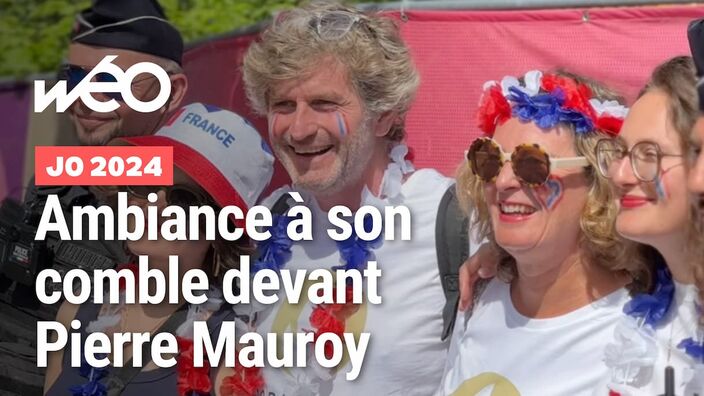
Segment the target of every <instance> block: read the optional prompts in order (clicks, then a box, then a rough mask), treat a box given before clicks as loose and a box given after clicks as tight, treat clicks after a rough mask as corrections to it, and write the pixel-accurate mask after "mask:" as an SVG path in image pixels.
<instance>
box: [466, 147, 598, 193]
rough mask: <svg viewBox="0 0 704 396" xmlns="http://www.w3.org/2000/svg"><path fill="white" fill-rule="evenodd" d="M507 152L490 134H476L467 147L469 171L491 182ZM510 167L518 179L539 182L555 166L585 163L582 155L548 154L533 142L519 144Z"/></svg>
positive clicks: (542, 180)
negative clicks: (484, 135) (557, 156)
mask: <svg viewBox="0 0 704 396" xmlns="http://www.w3.org/2000/svg"><path fill="white" fill-rule="evenodd" d="M508 157H509V154H508V153H506V152H504V151H503V149H502V148H501V146H500V145H499V144H498V143H497V142H496V141H495V140H494V139H490V138H478V139H476V140H475V141H474V142H472V145H471V146H470V147H469V151H467V160H468V161H469V164H470V166H471V168H472V172H474V174H475V175H477V176H478V177H479V178H480V179H482V180H483V181H484V182H486V183H493V182H494V181H495V180H496V178H497V177H498V176H499V173H500V172H501V168H502V167H503V165H504V164H505V163H506V162H507V159H506V158H508ZM510 161H511V168H512V169H513V173H514V174H515V175H516V177H517V178H518V179H519V180H520V181H521V183H523V184H525V185H527V186H530V187H535V186H540V185H542V184H545V182H547V180H548V177H549V176H550V173H551V172H552V171H553V170H555V169H559V168H575V167H585V166H589V162H588V161H587V158H586V157H565V158H550V155H548V153H547V152H546V151H545V150H544V149H543V148H542V147H540V146H539V145H537V144H521V145H519V146H516V148H515V150H514V151H513V153H511V154H510Z"/></svg>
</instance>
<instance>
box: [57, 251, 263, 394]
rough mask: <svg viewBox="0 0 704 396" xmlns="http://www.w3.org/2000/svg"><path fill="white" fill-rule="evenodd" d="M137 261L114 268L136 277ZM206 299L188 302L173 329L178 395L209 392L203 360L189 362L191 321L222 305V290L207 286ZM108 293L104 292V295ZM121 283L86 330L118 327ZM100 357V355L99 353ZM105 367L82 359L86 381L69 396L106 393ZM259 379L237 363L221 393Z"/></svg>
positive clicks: (240, 390) (255, 384)
mask: <svg viewBox="0 0 704 396" xmlns="http://www.w3.org/2000/svg"><path fill="white" fill-rule="evenodd" d="M137 268H138V267H137V265H136V264H128V265H124V266H121V267H118V268H117V270H118V271H119V270H121V269H128V270H130V271H132V272H133V273H134V275H135V279H137ZM206 295H207V297H208V299H207V301H206V302H205V303H204V304H199V305H190V306H189V307H188V313H187V314H186V320H185V321H184V322H183V323H182V324H181V325H180V326H179V327H178V329H177V330H176V335H177V337H176V341H177V344H178V351H179V352H178V356H177V358H176V371H177V375H178V377H177V387H178V395H179V396H203V395H210V393H211V390H212V384H211V381H210V365H209V363H208V362H207V361H206V362H204V363H205V364H204V365H203V367H195V366H194V364H193V322H195V321H200V320H206V319H207V318H209V317H210V316H211V315H212V314H213V313H214V312H216V311H217V310H218V309H220V307H221V306H222V303H223V300H222V292H221V291H220V290H219V289H217V288H215V287H211V288H210V289H209V290H208V291H207V294H206ZM108 297H109V295H108V292H106V294H105V298H106V299H107V298H108ZM125 301H126V298H125V292H124V284H121V285H120V303H119V304H106V305H104V306H103V309H102V310H101V312H100V314H99V315H98V317H97V318H96V319H95V320H93V321H91V322H90V323H89V324H88V326H87V327H86V331H87V332H88V333H94V332H106V331H107V332H114V331H116V330H118V326H119V325H120V319H121V317H122V314H123V312H124V310H125V308H126V305H125ZM102 357H104V356H102ZM108 372H109V370H108V367H102V368H98V367H93V366H91V365H90V364H88V362H87V361H86V360H85V357H84V358H83V359H82V361H81V367H80V368H79V373H80V375H81V377H84V378H86V379H88V382H86V383H84V384H80V385H74V386H72V387H71V388H70V389H69V391H70V392H71V395H72V396H106V395H107V387H106V386H105V384H103V383H102V382H101V380H102V379H103V378H105V377H106V376H107V375H108ZM262 383H263V381H262V380H261V376H260V375H259V372H258V371H257V370H256V368H255V370H252V369H249V368H242V367H237V368H236V369H235V373H234V374H233V375H231V376H229V377H227V378H225V379H224V380H223V384H222V386H221V389H220V390H221V393H222V394H223V395H226V396H244V395H247V396H249V395H251V394H252V393H253V392H254V391H255V390H256V389H258V388H259V387H260V386H261V384H262Z"/></svg>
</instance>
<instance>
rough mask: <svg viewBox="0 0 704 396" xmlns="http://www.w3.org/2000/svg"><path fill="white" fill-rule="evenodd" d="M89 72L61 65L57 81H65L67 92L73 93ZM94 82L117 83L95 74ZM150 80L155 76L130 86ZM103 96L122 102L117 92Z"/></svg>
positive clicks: (109, 76)
mask: <svg viewBox="0 0 704 396" xmlns="http://www.w3.org/2000/svg"><path fill="white" fill-rule="evenodd" d="M90 72H91V69H89V68H86V67H83V66H78V65H71V64H68V65H63V66H62V67H61V69H59V75H58V78H59V80H63V81H66V86H67V89H68V90H69V91H73V89H74V88H76V87H77V86H78V84H79V83H80V82H81V81H83V79H85V78H86V77H88V74H89V73H90ZM94 78H95V81H96V82H106V83H115V82H117V78H115V76H113V75H112V74H110V73H105V72H103V73H97V74H96V75H95V76H94ZM151 78H155V76H152V75H150V76H147V77H144V78H140V79H139V80H134V81H132V85H134V84H136V83H138V82H140V81H144V80H148V79H151ZM103 95H105V96H107V97H108V98H110V99H115V100H119V101H120V102H124V100H123V99H122V95H121V94H120V93H119V92H105V93H103Z"/></svg>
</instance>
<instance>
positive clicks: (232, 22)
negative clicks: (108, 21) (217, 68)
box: [0, 0, 302, 78]
mask: <svg viewBox="0 0 704 396" xmlns="http://www.w3.org/2000/svg"><path fill="white" fill-rule="evenodd" d="M114 1H120V0H114ZM160 2H161V4H162V6H163V7H164V9H165V11H166V14H167V16H168V17H169V19H171V21H172V22H173V23H174V25H176V26H177V27H178V28H179V30H180V31H181V34H183V37H184V40H185V41H186V42H191V41H194V40H198V39H202V38H204V37H208V36H211V35H216V34H222V33H226V32H229V31H232V30H235V29H237V28H241V27H243V26H248V25H251V24H254V23H256V22H259V21H261V20H264V19H267V18H269V17H270V16H271V15H272V14H273V13H275V12H276V11H279V10H283V9H286V8H290V7H293V6H295V5H298V4H300V3H301V2H302V0H160ZM89 5H90V1H89V0H0V76H4V77H15V78H23V77H27V76H28V75H31V74H34V73H46V72H53V71H55V70H57V68H58V65H59V64H60V63H61V59H62V57H63V56H65V53H66V48H67V46H68V38H69V32H70V31H71V28H72V26H73V23H74V16H75V15H76V14H77V13H78V12H79V11H81V10H82V9H84V8H86V7H88V6H89Z"/></svg>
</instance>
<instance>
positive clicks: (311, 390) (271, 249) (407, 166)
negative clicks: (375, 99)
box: [236, 144, 415, 396]
mask: <svg viewBox="0 0 704 396" xmlns="http://www.w3.org/2000/svg"><path fill="white" fill-rule="evenodd" d="M389 158H390V160H391V161H390V162H389V164H388V166H387V168H386V171H385V173H384V178H383V180H382V183H381V185H382V186H381V194H380V195H382V196H384V197H386V198H389V199H395V198H397V197H399V196H400V194H401V186H402V184H403V176H404V175H406V174H409V173H411V172H413V171H414V170H415V169H414V167H413V164H412V163H411V161H412V158H413V152H412V150H411V149H409V148H408V147H407V146H406V145H404V144H398V145H396V146H394V147H393V148H392V149H391V151H390V152H389ZM371 196H372V195H371V193H370V192H369V191H368V190H367V189H366V188H365V190H364V191H363V192H362V199H363V200H364V199H365V197H367V199H369V197H371ZM291 220H292V219H291V218H290V217H288V216H278V215H274V216H273V218H272V226H271V227H270V228H269V230H268V231H269V232H270V233H271V237H270V238H269V239H267V240H266V241H263V242H260V243H259V246H258V249H257V250H258V252H259V257H258V258H257V260H255V262H254V264H253V265H252V276H254V274H256V273H257V272H258V271H261V270H262V269H271V270H274V271H280V270H281V269H283V268H284V267H285V266H286V264H287V263H288V262H289V261H290V260H291V255H292V254H291V247H292V246H293V241H292V240H291V239H290V238H289V237H288V234H287V233H286V228H287V227H288V224H289V222H290V221H291ZM371 225H372V224H371V218H370V217H366V218H365V219H364V229H365V230H367V231H369V230H371V228H372V227H371ZM381 244H382V240H381V237H379V238H378V239H376V240H373V241H365V240H362V239H360V238H359V237H358V236H357V235H355V234H354V233H353V234H352V235H351V236H350V238H348V239H347V240H345V241H341V242H337V248H338V251H339V253H340V262H341V265H336V266H333V267H331V269H332V270H337V269H343V270H354V271H363V270H364V269H365V268H366V267H367V262H368V261H369V260H373V258H374V252H373V250H374V249H377V248H379V247H380V246H381ZM334 294H335V295H336V294H337V293H334ZM352 294H353V291H352V287H351V285H349V284H348V285H346V289H345V301H346V303H344V304H321V305H317V306H316V307H315V308H314V309H313V311H312V312H311V315H310V317H309V322H310V324H311V326H312V327H313V328H314V329H313V330H312V332H313V333H314V339H315V340H317V339H318V337H320V336H321V335H322V334H324V333H334V334H336V335H337V336H338V337H340V338H342V335H343V333H344V330H345V325H346V320H347V319H348V318H349V317H351V316H352V315H353V314H354V313H355V312H356V311H357V310H358V309H359V307H358V306H357V304H354V303H353V302H352ZM264 309H266V308H265V307H259V306H257V305H256V304H252V307H250V312H248V313H247V314H243V315H238V316H237V318H236V322H237V324H238V326H241V327H242V328H243V329H250V330H251V329H252V328H253V327H254V326H253V322H254V321H256V316H257V314H258V312H260V311H263V310H264ZM328 347H329V345H326V349H325V355H326V356H327V357H330V356H331V355H332V352H333V351H332V349H330V348H328ZM291 373H292V375H293V376H294V378H295V380H296V384H295V385H294V386H292V387H291V388H289V389H287V392H286V394H287V395H293V396H295V395H314V394H318V393H319V392H318V389H319V386H320V384H321V383H322V382H325V381H328V380H330V379H332V375H331V372H330V369H327V368H324V367H322V366H320V365H319V364H318V363H317V361H316V360H315V359H312V358H311V359H309V361H308V366H307V367H306V368H293V369H292V370H291ZM263 386H264V381H263V380H262V381H261V383H260V386H259V388H256V389H260V388H262V387H263Z"/></svg>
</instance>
